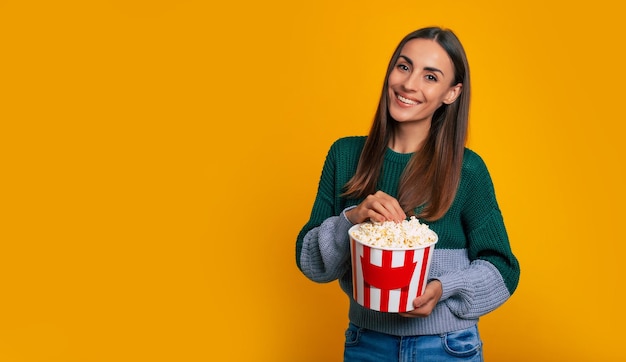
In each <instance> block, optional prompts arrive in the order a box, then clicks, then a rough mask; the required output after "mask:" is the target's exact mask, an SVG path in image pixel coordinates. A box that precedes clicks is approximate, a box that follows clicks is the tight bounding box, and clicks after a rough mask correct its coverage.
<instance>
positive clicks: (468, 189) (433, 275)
mask: <svg viewBox="0 0 626 362" xmlns="http://www.w3.org/2000/svg"><path fill="white" fill-rule="evenodd" d="M364 144H365V137H364V136H359V137H346V138H342V139H339V140H337V141H336V142H335V143H334V144H333V145H332V146H331V148H330V150H329V152H328V155H327V157H326V160H325V163H324V167H323V169H322V175H321V178H320V181H319V187H318V191H317V196H316V198H315V202H314V204H313V208H312V211H311V215H310V219H309V221H308V222H307V223H306V224H305V225H304V227H303V228H302V230H301V231H300V233H299V235H298V237H297V240H296V263H297V265H298V267H299V268H300V270H301V271H302V272H303V273H304V275H306V276H307V277H308V278H309V279H311V280H313V281H315V282H320V283H325V282H330V281H334V280H339V284H340V286H341V288H342V289H343V291H344V292H345V293H346V294H347V295H348V297H350V311H349V318H350V321H351V322H353V323H354V324H356V325H357V326H360V327H363V328H368V329H372V330H376V331H379V332H383V333H389V334H393V335H424V334H437V333H445V332H449V331H454V330H459V329H463V328H469V327H471V326H472V325H474V324H476V323H477V321H478V318H479V317H480V316H482V315H484V314H486V313H489V312H491V311H493V310H494V309H496V308H497V307H499V306H500V305H501V304H503V303H504V302H505V301H506V300H507V299H508V298H509V297H510V296H511V295H512V294H513V292H514V291H515V289H516V287H517V284H518V281H519V275H520V268H519V263H518V261H517V259H516V257H515V256H514V254H513V252H512V250H511V247H510V244H509V239H508V235H507V232H506V228H505V225H504V221H503V218H502V214H501V212H500V209H499V207H498V203H497V201H496V197H495V192H494V187H493V183H492V180H491V177H490V175H489V172H488V170H487V167H486V166H485V164H484V162H483V160H482V159H481V158H480V156H478V155H477V154H476V153H475V152H473V151H471V150H469V149H466V150H465V154H464V158H463V166H462V171H461V181H460V184H459V188H458V190H457V193H456V197H455V199H454V202H453V203H452V205H451V207H450V209H449V210H448V211H447V213H446V214H445V215H444V216H443V217H442V218H440V219H439V220H436V221H434V222H427V224H428V225H429V227H430V228H431V229H432V230H433V231H435V232H436V233H437V235H438V237H439V241H438V242H437V244H436V245H435V251H434V254H433V258H432V264H431V271H430V275H429V279H431V280H432V279H438V280H439V281H440V282H441V284H442V288H443V295H442V297H441V299H440V301H439V303H438V304H437V306H436V307H435V309H434V310H433V312H432V314H431V315H430V316H428V317H427V318H405V317H402V316H400V315H398V314H396V313H383V312H376V311H372V310H369V309H366V308H364V307H362V306H361V305H359V304H358V303H356V302H355V301H354V300H353V299H352V298H351V295H352V277H351V268H350V250H349V238H348V233H347V231H348V229H349V228H350V227H351V226H352V224H351V223H350V222H349V221H348V219H347V218H346V217H345V215H344V214H343V212H344V211H345V210H346V209H347V208H350V207H354V206H355V205H357V204H358V203H359V202H361V201H362V200H356V199H345V198H343V197H341V196H340V195H341V193H342V188H343V186H344V185H345V184H346V182H347V181H348V180H349V179H350V178H351V177H352V176H353V175H354V173H355V171H356V167H357V164H358V160H359V156H360V154H361V150H362V149H363V146H364ZM411 156H412V155H411V154H400V153H396V152H394V151H392V150H391V149H388V150H387V153H386V155H385V160H384V164H383V169H382V173H381V177H380V180H379V189H380V190H382V191H384V192H386V193H387V194H389V195H392V196H394V197H397V191H398V183H399V180H400V177H401V175H402V172H403V171H404V168H405V167H406V165H407V163H408V161H409V160H410V158H411Z"/></svg>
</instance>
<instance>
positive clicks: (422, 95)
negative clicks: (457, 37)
mask: <svg viewBox="0 0 626 362" xmlns="http://www.w3.org/2000/svg"><path fill="white" fill-rule="evenodd" d="M453 80H454V67H453V64H452V60H451V59H450V57H449V56H448V54H447V53H446V51H445V50H443V48H442V47H441V46H440V45H439V44H437V43H436V42H435V41H434V40H430V39H413V40H410V41H409V42H407V43H406V44H405V45H404V47H403V48H402V51H401V52H400V57H399V58H398V61H397V63H396V64H395V66H394V67H393V69H392V71H391V73H390V74H389V79H388V85H389V89H388V91H389V94H388V95H389V113H390V114H391V117H393V119H395V120H396V121H398V122H422V121H425V122H431V120H432V117H433V113H435V111H436V110H437V108H439V107H440V106H441V105H442V104H444V103H445V104H450V103H452V102H454V100H456V98H457V97H458V96H459V95H460V94H461V83H458V84H454V85H451V84H452V82H453Z"/></svg>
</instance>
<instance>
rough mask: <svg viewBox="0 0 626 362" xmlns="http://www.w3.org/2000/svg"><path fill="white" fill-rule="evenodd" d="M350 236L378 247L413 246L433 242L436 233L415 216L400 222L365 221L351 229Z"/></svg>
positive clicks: (435, 238) (434, 241)
mask: <svg viewBox="0 0 626 362" xmlns="http://www.w3.org/2000/svg"><path fill="white" fill-rule="evenodd" d="M352 237H353V238H355V239H357V240H359V241H360V242H362V243H364V244H367V245H370V246H374V247H379V248H415V247H418V246H424V245H429V244H434V243H436V242H437V239H438V237H437V234H436V233H435V232H434V231H432V230H430V228H429V227H428V225H426V224H423V223H420V221H419V220H418V219H417V218H416V217H415V216H411V218H410V219H409V220H403V221H401V222H394V221H384V222H367V223H362V224H360V225H359V227H358V228H354V229H353V230H352Z"/></svg>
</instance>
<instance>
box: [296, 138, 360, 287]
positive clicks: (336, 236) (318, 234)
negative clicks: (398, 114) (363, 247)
mask: <svg viewBox="0 0 626 362" xmlns="http://www.w3.org/2000/svg"><path fill="white" fill-rule="evenodd" d="M343 145H344V146H342V143H341V141H339V142H335V143H334V144H333V146H331V148H330V150H329V152H328V154H327V156H326V160H325V161H324V166H323V168H322V175H321V177H320V181H319V185H318V190H317V195H316V197H315V202H314V203H313V209H312V211H311V216H310V218H309V221H308V222H307V223H306V224H305V225H304V227H303V228H302V230H301V231H300V233H299V234H298V237H297V240H296V264H297V266H298V268H300V270H301V271H302V273H303V274H304V275H305V276H307V277H308V278H309V279H311V280H313V281H316V282H320V283H324V282H330V281H333V280H336V279H338V278H339V277H341V276H342V275H343V274H345V272H346V271H347V270H348V268H349V263H348V261H349V257H350V243H349V237H348V229H349V228H350V227H351V226H352V223H351V222H350V221H349V220H348V219H347V218H346V217H345V214H344V212H342V209H341V207H342V205H341V204H340V203H339V202H338V196H337V195H339V194H340V193H341V190H339V188H340V187H341V186H340V185H342V184H343V183H344V181H343V178H342V177H341V176H340V175H338V174H337V173H338V171H337V169H338V162H340V159H341V160H343V159H344V158H345V153H346V148H347V147H345V140H344V141H343Z"/></svg>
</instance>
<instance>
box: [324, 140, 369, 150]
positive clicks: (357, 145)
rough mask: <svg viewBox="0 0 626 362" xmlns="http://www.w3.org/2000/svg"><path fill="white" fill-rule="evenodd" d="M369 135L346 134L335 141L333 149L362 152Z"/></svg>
mask: <svg viewBox="0 0 626 362" xmlns="http://www.w3.org/2000/svg"><path fill="white" fill-rule="evenodd" d="M366 139H367V136H346V137H341V138H339V139H337V140H335V142H333V144H332V146H331V151H334V152H340V153H344V152H350V153H352V152H359V153H360V152H361V150H362V149H363V146H364V145H365V140H366Z"/></svg>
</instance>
